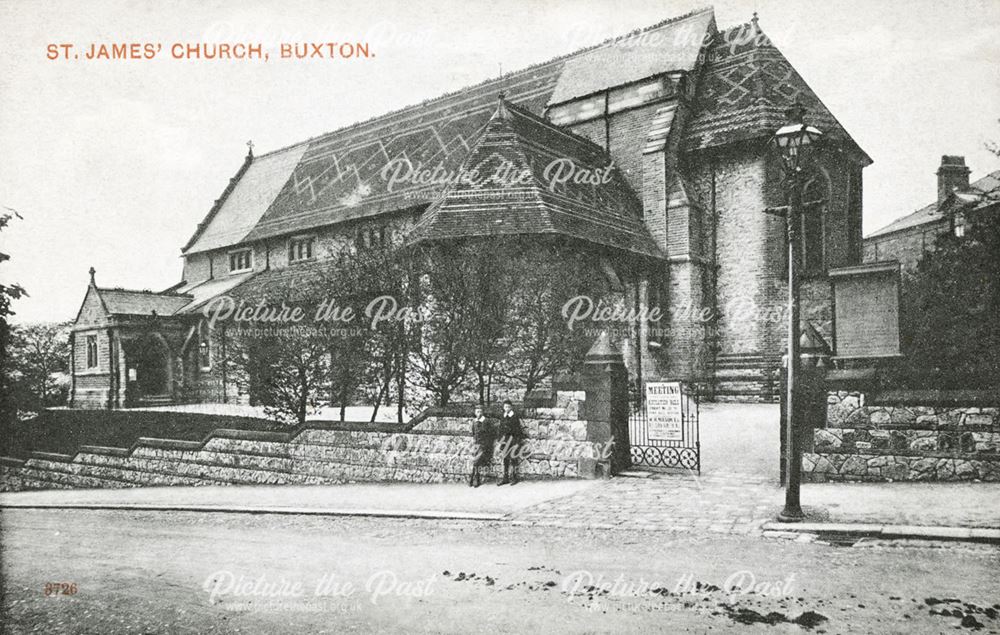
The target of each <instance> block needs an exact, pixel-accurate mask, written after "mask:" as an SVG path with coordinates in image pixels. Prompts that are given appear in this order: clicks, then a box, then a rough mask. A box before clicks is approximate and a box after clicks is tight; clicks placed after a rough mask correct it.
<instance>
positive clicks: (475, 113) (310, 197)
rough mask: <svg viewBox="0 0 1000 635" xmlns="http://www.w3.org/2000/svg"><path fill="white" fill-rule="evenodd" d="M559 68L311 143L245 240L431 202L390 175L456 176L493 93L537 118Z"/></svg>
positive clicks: (423, 189) (430, 190) (431, 192)
mask: <svg viewBox="0 0 1000 635" xmlns="http://www.w3.org/2000/svg"><path fill="white" fill-rule="evenodd" d="M563 63H564V62H563V60H557V61H555V62H550V63H548V64H544V65H541V66H537V67H533V68H529V69H527V70H524V71H521V72H519V73H514V74H511V75H508V76H505V77H504V78H503V79H502V80H495V81H491V82H487V83H484V84H481V85H479V86H474V87H472V88H469V89H466V90H463V91H461V92H458V93H455V94H452V95H448V96H445V97H442V98H439V99H436V100H432V101H430V102H427V103H424V104H420V105H418V106H414V107H411V108H407V109H405V110H402V111H399V112H397V113H394V114H391V115H387V116H385V117H380V118H378V119H374V120H371V121H368V122H365V123H363V124H359V125H356V126H351V127H349V128H345V129H343V130H340V131H337V132H334V133H331V134H328V135H324V136H322V137H319V138H317V139H314V140H312V141H310V142H309V144H308V148H307V149H306V151H305V153H304V154H303V155H302V158H301V161H299V162H298V165H297V166H296V167H295V169H294V170H293V171H291V175H290V178H289V179H288V181H287V183H285V184H284V187H282V188H281V191H280V192H279V193H278V194H277V196H276V197H275V199H274V201H273V203H271V205H270V207H269V208H268V209H267V211H266V212H265V213H264V214H263V216H261V217H260V220H259V222H258V223H257V224H256V227H254V228H253V230H252V231H250V232H249V233H248V234H247V235H246V237H245V240H255V239H260V238H265V237H269V236H277V235H281V234H286V233H289V232H292V231H298V230H302V229H306V228H311V227H316V226H319V225H324V224H332V223H337V222H343V221H346V220H352V219H357V218H364V217H368V216H372V215H375V214H379V213H383V212H390V211H395V210H401V209H406V208H413V207H415V206H418V205H422V204H424V205H426V204H428V203H430V202H431V201H433V200H434V198H435V196H436V195H438V194H440V188H436V187H428V186H426V185H420V184H419V183H414V182H412V181H407V180H406V179H405V178H404V179H403V180H402V182H400V181H399V180H397V181H395V182H390V178H389V177H390V176H391V175H392V174H394V172H393V170H394V169H397V168H398V169H399V170H400V171H399V172H398V173H396V174H398V176H401V177H405V173H406V171H407V170H406V168H407V166H408V165H412V166H414V167H416V168H421V167H423V168H433V167H436V166H439V165H440V166H441V167H442V168H443V169H444V170H449V171H450V170H454V169H455V168H457V167H458V165H459V164H460V163H461V162H462V160H463V159H464V158H465V155H466V153H467V152H468V150H469V146H470V143H471V141H472V139H474V138H475V137H476V136H477V135H478V134H479V132H480V131H481V130H482V128H483V126H484V125H485V124H486V122H487V120H488V119H489V117H490V114H491V113H492V111H493V107H494V106H495V103H496V97H497V94H498V93H500V92H501V91H506V93H507V95H508V98H509V99H510V100H511V101H513V102H517V103H519V104H521V105H523V106H524V107H526V108H530V109H533V110H535V111H538V112H541V110H542V108H543V107H544V106H545V104H546V103H548V99H549V95H551V93H552V89H553V87H554V85H555V81H556V78H557V77H558V76H559V72H560V70H561V69H562V66H563ZM282 152H287V150H286V151H282ZM407 162H408V163H407ZM387 166H388V167H387Z"/></svg>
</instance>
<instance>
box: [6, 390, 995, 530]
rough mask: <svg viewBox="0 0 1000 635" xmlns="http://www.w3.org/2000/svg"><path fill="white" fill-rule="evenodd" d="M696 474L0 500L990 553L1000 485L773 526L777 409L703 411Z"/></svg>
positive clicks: (821, 497)
mask: <svg viewBox="0 0 1000 635" xmlns="http://www.w3.org/2000/svg"><path fill="white" fill-rule="evenodd" d="M701 420H702V426H701V427H702V434H701V441H702V447H703V448H704V452H703V456H702V459H703V461H702V473H701V474H695V473H686V474H685V473H682V474H664V473H639V476H640V477H638V478H636V477H616V478H612V479H608V480H594V481H584V480H563V481H522V482H521V483H519V484H518V485H516V486H503V487H496V486H495V485H494V484H493V483H492V482H487V483H485V484H484V485H483V486H482V487H479V488H470V487H468V486H467V485H465V484H461V483H444V484H408V483H359V484H345V485H317V486H277V487H276V486H240V487H148V488H134V489H118V490H111V489H106V490H104V489H102V490H45V491H34V492H17V493H4V494H0V506H2V507H22V508H23V507H32V508H77V509H108V510H111V509H131V510H149V511H157V510H159V511H163V510H175V511H202V512H231V513H259V514H265V513H266V514H303V515H328V516H389V517H404V518H441V519H465V520H483V521H507V522H510V523H511V524H512V525H517V526H540V527H556V528H567V529H595V530H602V529H605V530H606V529H630V530H631V529H634V530H640V531H656V532H686V533H706V532H708V533H713V534H732V535H752V536H772V537H798V538H803V539H808V537H809V536H812V537H816V536H818V535H827V534H829V535H837V536H841V537H843V536H852V535H853V536H857V537H871V536H880V537H887V538H892V537H906V538H918V539H932V538H933V539H942V540H966V541H981V542H997V543H1000V483H969V482H961V483H805V484H803V485H802V495H801V500H802V505H803V509H804V511H805V512H806V515H807V518H806V521H807V522H806V523H803V524H800V525H797V526H796V525H789V524H781V525H777V524H775V523H773V521H774V519H775V517H776V516H777V513H778V511H779V510H780V509H781V507H782V505H783V502H784V490H783V489H781V488H780V487H779V486H778V485H777V484H776V483H777V465H776V464H777V461H776V457H775V454H776V451H775V448H776V447H777V423H776V422H777V406H774V405H767V404H764V405H755V406H748V405H745V404H740V405H727V404H708V405H703V406H702V409H701Z"/></svg>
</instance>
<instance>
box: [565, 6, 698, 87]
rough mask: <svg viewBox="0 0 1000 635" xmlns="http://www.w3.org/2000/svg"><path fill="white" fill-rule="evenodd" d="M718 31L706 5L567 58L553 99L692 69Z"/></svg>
mask: <svg viewBox="0 0 1000 635" xmlns="http://www.w3.org/2000/svg"><path fill="white" fill-rule="evenodd" d="M714 33H715V14H714V13H713V11H712V9H711V8H706V9H700V10H698V11H694V12H692V13H689V14H687V15H683V16H680V17H677V18H672V19H670V20H667V21H666V22H662V23H660V24H657V25H654V26H651V27H648V28H645V29H642V30H641V31H636V32H634V33H630V34H628V35H626V36H624V37H621V38H617V39H615V40H612V41H611V42H608V43H606V44H604V45H602V46H598V47H596V48H594V49H591V50H589V51H586V52H584V53H581V54H579V55H574V56H573V57H572V58H570V59H569V60H567V61H566V67H565V68H564V69H563V72H562V75H560V76H559V82H558V83H557V84H556V89H555V92H554V93H553V94H552V98H551V101H550V102H549V103H550V104H558V103H562V102H565V101H570V100H572V99H575V98H577V97H583V96H585V95H590V94H593V93H595V92H598V91H602V90H604V89H606V88H610V87H612V86H621V85H623V84H629V83H631V82H635V81H638V80H640V79H646V78H647V77H651V76H653V75H658V74H662V73H665V72H669V71H685V72H690V71H693V70H694V69H695V68H696V67H697V66H698V63H699V58H700V56H701V52H702V47H703V46H704V44H705V43H706V42H708V41H709V39H710V38H711V36H712V35H714Z"/></svg>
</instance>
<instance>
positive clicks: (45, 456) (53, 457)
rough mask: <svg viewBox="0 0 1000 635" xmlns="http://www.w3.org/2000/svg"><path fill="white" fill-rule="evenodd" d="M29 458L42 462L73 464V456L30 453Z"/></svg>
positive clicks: (52, 453) (53, 453)
mask: <svg viewBox="0 0 1000 635" xmlns="http://www.w3.org/2000/svg"><path fill="white" fill-rule="evenodd" d="M29 456H30V457H31V458H33V459H41V460H43V461H57V462H59V463H72V462H73V455H71V454H57V453H55V452H31V453H30V454H29Z"/></svg>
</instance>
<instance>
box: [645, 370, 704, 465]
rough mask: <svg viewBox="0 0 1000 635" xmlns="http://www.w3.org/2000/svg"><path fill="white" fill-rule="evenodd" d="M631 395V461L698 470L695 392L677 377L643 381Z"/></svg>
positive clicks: (698, 440) (699, 458)
mask: <svg viewBox="0 0 1000 635" xmlns="http://www.w3.org/2000/svg"><path fill="white" fill-rule="evenodd" d="M634 397H635V398H634V399H632V400H630V401H631V403H630V406H631V408H630V413H629V425H628V432H629V455H630V458H631V461H632V465H635V466H645V467H664V468H682V469H687V470H692V471H694V472H697V473H698V474H700V473H701V440H700V438H699V430H698V396H697V393H695V392H694V391H693V390H691V387H690V386H688V385H687V384H685V383H683V382H679V381H674V382H670V381H663V382H652V381H647V382H645V383H643V384H642V386H641V389H640V390H638V391H637V394H635V396H634ZM651 424H652V429H651Z"/></svg>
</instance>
